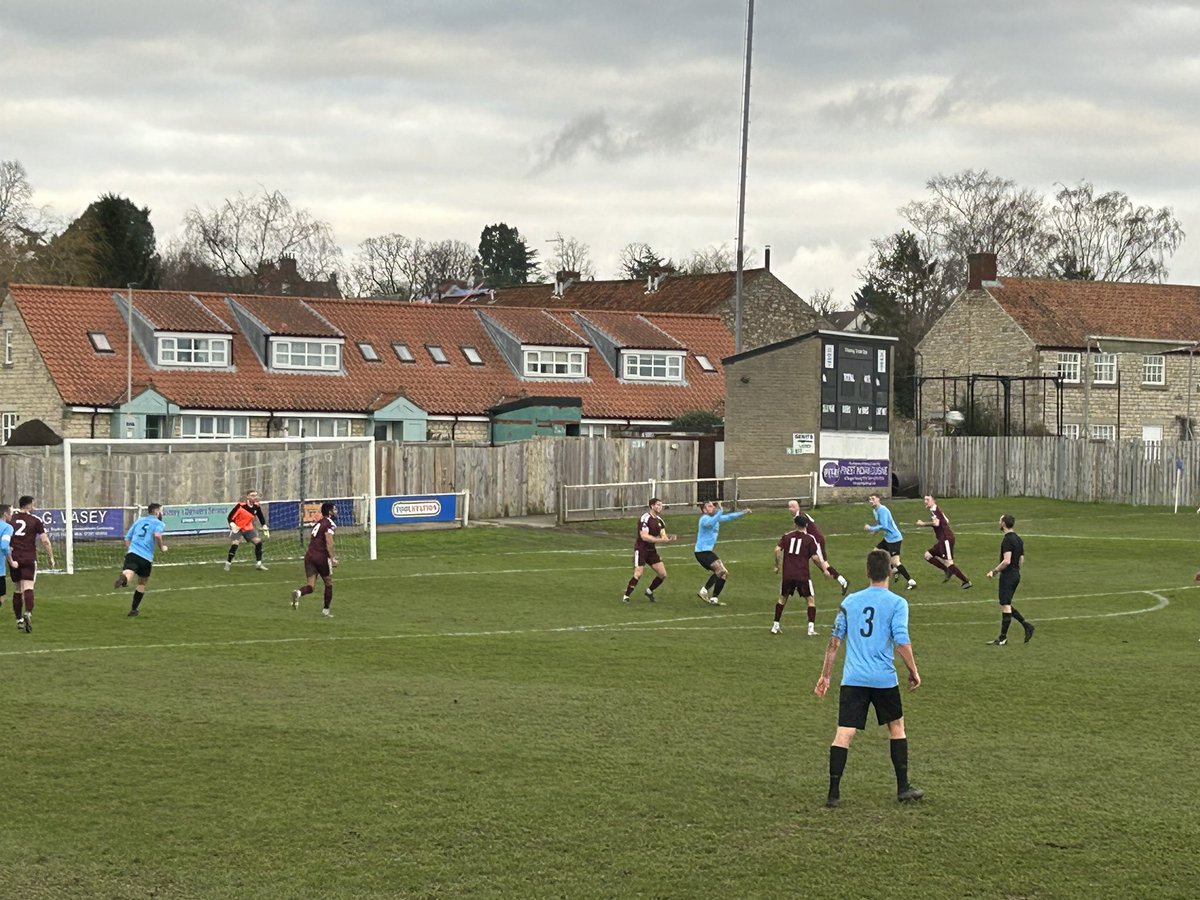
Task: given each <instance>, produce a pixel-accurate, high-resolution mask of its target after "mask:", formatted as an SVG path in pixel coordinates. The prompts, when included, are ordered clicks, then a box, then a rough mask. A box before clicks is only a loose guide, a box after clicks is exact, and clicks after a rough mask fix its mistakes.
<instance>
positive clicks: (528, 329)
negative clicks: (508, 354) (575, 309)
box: [479, 307, 588, 347]
mask: <svg viewBox="0 0 1200 900" xmlns="http://www.w3.org/2000/svg"><path fill="white" fill-rule="evenodd" d="M479 314H480V315H483V316H486V317H487V318H489V319H492V320H494V321H496V322H498V323H500V325H501V326H503V328H504V329H505V330H506V331H508V333H509V334H511V335H512V336H513V337H515V338H516V339H517V340H519V341H520V342H521V343H522V344H540V345H542V346H550V347H586V346H588V342H587V340H586V339H585V338H584V337H583V335H581V334H580V333H579V325H578V323H576V322H574V321H570V322H567V321H563V320H562V319H561V318H559V317H556V316H554V315H552V314H551V313H549V312H547V311H546V310H544V309H511V308H498V307H493V308H491V309H481V310H479Z"/></svg>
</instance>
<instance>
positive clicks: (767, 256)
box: [763, 244, 771, 272]
mask: <svg viewBox="0 0 1200 900" xmlns="http://www.w3.org/2000/svg"><path fill="white" fill-rule="evenodd" d="M763 268H764V269H766V270H767V271H768V272H770V271H771V245H770V244H767V246H766V249H764V250H763Z"/></svg>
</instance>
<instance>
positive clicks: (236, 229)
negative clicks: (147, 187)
mask: <svg viewBox="0 0 1200 900" xmlns="http://www.w3.org/2000/svg"><path fill="white" fill-rule="evenodd" d="M182 249H184V250H186V251H187V252H188V253H189V254H190V256H191V257H192V258H193V259H194V260H195V261H196V262H198V263H199V264H201V265H205V266H208V267H210V268H212V269H213V270H214V271H215V272H216V273H217V274H218V275H221V276H224V277H225V278H227V279H229V281H230V282H231V283H232V284H235V285H244V286H245V288H246V289H251V290H253V289H257V288H258V287H259V284H258V279H259V274H260V273H261V272H263V271H264V270H265V269H266V268H268V267H269V266H272V265H274V264H276V263H277V262H278V261H279V259H280V258H281V257H284V256H289V257H293V258H295V260H296V268H297V271H298V272H299V274H300V276H301V277H302V278H305V279H307V280H317V279H320V278H323V277H324V276H325V275H326V273H329V272H334V271H337V269H338V268H339V263H340V261H341V250H340V249H339V248H338V245H337V242H336V241H335V240H334V238H333V229H332V228H331V227H330V225H329V223H328V222H323V221H321V220H319V219H317V218H315V217H314V216H313V215H312V214H311V213H310V212H309V211H308V210H306V209H297V208H295V207H293V206H292V204H291V201H290V200H288V198H287V197H285V196H284V195H283V194H282V193H281V192H280V191H268V190H267V189H266V188H263V189H262V193H260V194H254V195H252V196H249V197H247V196H246V195H245V194H242V193H240V192H239V193H238V195H237V196H236V197H231V198H228V199H226V200H224V201H222V202H221V203H220V204H219V205H217V206H210V207H209V208H208V209H206V210H201V209H200V208H199V207H195V206H194V207H192V208H191V209H190V210H188V211H187V213H185V214H184V218H183V242H182Z"/></svg>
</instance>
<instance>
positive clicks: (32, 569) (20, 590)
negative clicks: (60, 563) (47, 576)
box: [10, 495, 54, 634]
mask: <svg viewBox="0 0 1200 900" xmlns="http://www.w3.org/2000/svg"><path fill="white" fill-rule="evenodd" d="M17 507H18V509H17V511H16V512H15V513H13V517H12V521H11V524H12V527H13V534H12V545H11V546H12V559H13V564H12V568H11V570H10V574H11V575H12V582H13V614H14V615H15V616H16V617H17V631H24V632H25V633H26V634H29V633H30V632H32V631H33V582H34V580H35V579H36V578H37V545H38V540H39V539H40V540H41V542H42V546H43V547H45V548H46V555H47V556H48V557H50V568H54V547H52V546H51V545H50V536H49V535H47V534H46V526H45V524H44V523H43V522H42V520H41V518H39V517H38V516H35V515H34V514H33V498H32V497H30V496H29V495H26V496H24V497H22V498H21V499H20V500H18V501H17Z"/></svg>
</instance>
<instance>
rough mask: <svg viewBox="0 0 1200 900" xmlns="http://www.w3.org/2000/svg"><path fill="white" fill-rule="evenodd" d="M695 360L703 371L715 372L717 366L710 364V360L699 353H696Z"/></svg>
mask: <svg viewBox="0 0 1200 900" xmlns="http://www.w3.org/2000/svg"><path fill="white" fill-rule="evenodd" d="M696 362H697V363H698V364H699V366H700V368H701V369H703V370H704V371H705V372H715V371H717V367H716V366H714V365H713V364H712V361H711V360H710V359H709V358H708V357H707V356H704V355H703V354H701V353H697V354H696Z"/></svg>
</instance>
